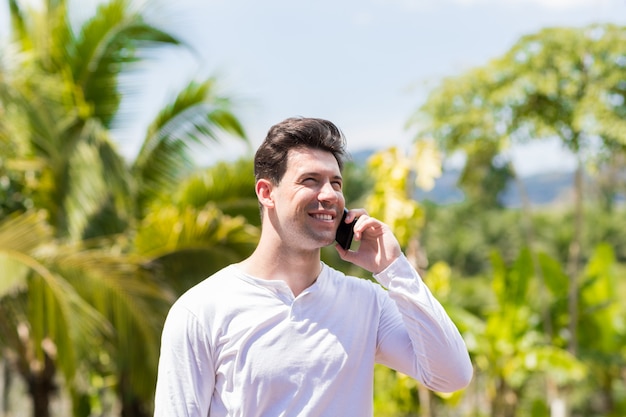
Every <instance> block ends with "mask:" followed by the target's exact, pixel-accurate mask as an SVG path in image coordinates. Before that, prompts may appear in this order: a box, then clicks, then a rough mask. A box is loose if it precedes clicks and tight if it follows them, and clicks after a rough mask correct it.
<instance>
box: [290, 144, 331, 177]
mask: <svg viewBox="0 0 626 417" xmlns="http://www.w3.org/2000/svg"><path fill="white" fill-rule="evenodd" d="M287 172H289V173H291V174H294V175H297V174H298V173H304V172H318V173H328V174H331V175H341V172H340V170H339V164H338V163H337V160H336V159H335V157H334V156H333V154H332V153H330V152H327V151H323V150H321V149H310V148H296V149H290V150H289V153H288V154H287Z"/></svg>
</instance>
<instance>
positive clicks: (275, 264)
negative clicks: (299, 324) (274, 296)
mask: <svg viewBox="0 0 626 417" xmlns="http://www.w3.org/2000/svg"><path fill="white" fill-rule="evenodd" d="M240 265H241V268H242V269H243V270H244V272H246V273H248V274H250V275H253V276H255V277H258V278H262V279H269V280H281V281H285V282H286V283H287V285H288V286H289V288H290V289H291V291H292V292H293V294H294V296H296V297H297V296H298V295H299V294H300V293H301V292H302V291H304V290H305V289H306V288H308V287H310V286H311V285H312V284H313V283H314V282H315V280H316V279H317V277H318V276H319V274H320V272H321V263H320V249H313V250H299V249H294V248H289V247H286V245H283V244H281V243H278V244H276V242H274V243H272V244H265V243H264V242H263V238H261V242H259V245H258V246H257V248H256V249H255V251H254V252H253V253H252V255H250V257H249V258H247V259H245V260H244V261H243V262H241V264H240Z"/></svg>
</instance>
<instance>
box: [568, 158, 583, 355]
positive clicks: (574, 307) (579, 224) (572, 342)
mask: <svg viewBox="0 0 626 417" xmlns="http://www.w3.org/2000/svg"><path fill="white" fill-rule="evenodd" d="M577 157H578V165H577V167H576V172H575V176H574V189H575V194H574V198H575V201H574V210H575V214H574V237H573V239H572V241H571V243H570V246H569V254H568V256H569V259H568V262H567V273H568V275H569V279H570V288H569V295H568V310H569V333H570V339H569V343H568V351H569V352H570V353H571V354H572V355H576V352H577V351H578V343H577V339H578V274H579V273H580V260H581V250H582V229H583V219H584V218H583V216H584V212H583V194H584V190H583V186H584V185H583V181H584V178H583V174H584V167H583V162H582V159H581V156H580V154H579V155H577Z"/></svg>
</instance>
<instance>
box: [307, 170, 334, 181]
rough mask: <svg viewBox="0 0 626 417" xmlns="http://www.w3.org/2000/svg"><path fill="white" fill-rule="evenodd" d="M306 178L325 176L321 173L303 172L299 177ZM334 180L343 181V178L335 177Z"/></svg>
mask: <svg viewBox="0 0 626 417" xmlns="http://www.w3.org/2000/svg"><path fill="white" fill-rule="evenodd" d="M304 177H325V175H324V174H321V173H320V172H319V171H309V172H303V173H301V174H300V175H298V178H304ZM332 179H334V180H341V181H343V177H342V176H341V175H333V176H332Z"/></svg>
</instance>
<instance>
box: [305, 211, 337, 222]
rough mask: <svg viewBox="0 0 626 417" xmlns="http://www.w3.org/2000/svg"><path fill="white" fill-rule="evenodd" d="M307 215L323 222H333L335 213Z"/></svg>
mask: <svg viewBox="0 0 626 417" xmlns="http://www.w3.org/2000/svg"><path fill="white" fill-rule="evenodd" d="M309 216H311V217H312V218H314V219H315V220H320V221H323V222H331V223H334V222H335V215H334V214H330V213H310V214H309Z"/></svg>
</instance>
